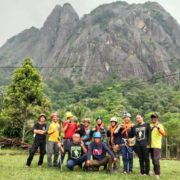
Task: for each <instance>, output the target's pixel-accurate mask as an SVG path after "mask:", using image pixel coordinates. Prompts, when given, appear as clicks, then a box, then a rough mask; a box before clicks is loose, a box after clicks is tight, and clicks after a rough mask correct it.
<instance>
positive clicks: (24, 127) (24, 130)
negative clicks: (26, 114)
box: [22, 122, 26, 143]
mask: <svg viewBox="0 0 180 180" xmlns="http://www.w3.org/2000/svg"><path fill="white" fill-rule="evenodd" d="M25 132H26V122H24V124H23V129H22V142H23V143H24V140H25Z"/></svg>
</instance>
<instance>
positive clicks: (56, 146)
mask: <svg viewBox="0 0 180 180" xmlns="http://www.w3.org/2000/svg"><path fill="white" fill-rule="evenodd" d="M58 157H59V146H58V145H57V143H56V142H54V161H53V166H54V167H58Z"/></svg>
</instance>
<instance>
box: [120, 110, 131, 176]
mask: <svg viewBox="0 0 180 180" xmlns="http://www.w3.org/2000/svg"><path fill="white" fill-rule="evenodd" d="M132 128H133V124H132V122H131V114H130V113H128V112H126V113H125V114H124V116H123V123H122V125H120V134H121V136H122V138H121V153H122V158H123V166H124V167H123V173H124V174H126V173H132V171H133V149H132V147H131V146H129V140H130V138H132V137H133V133H132Z"/></svg>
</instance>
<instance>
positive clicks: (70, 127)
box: [61, 112, 78, 163]
mask: <svg viewBox="0 0 180 180" xmlns="http://www.w3.org/2000/svg"><path fill="white" fill-rule="evenodd" d="M73 118H74V116H73V114H72V113H71V112H66V121H65V122H64V123H63V132H64V138H63V147H64V153H63V154H62V156H61V163H63V160H64V157H65V155H66V152H68V149H69V145H70V142H71V141H72V136H73V135H74V134H75V133H76V130H77V129H78V124H77V122H74V121H73Z"/></svg>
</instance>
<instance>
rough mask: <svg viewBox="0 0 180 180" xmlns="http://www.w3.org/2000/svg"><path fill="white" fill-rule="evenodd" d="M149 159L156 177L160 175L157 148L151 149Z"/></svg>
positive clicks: (159, 151) (159, 153)
mask: <svg viewBox="0 0 180 180" xmlns="http://www.w3.org/2000/svg"><path fill="white" fill-rule="evenodd" d="M151 158H152V163H153V167H154V173H155V174H156V175H160V162H159V160H160V158H161V149H159V148H152V149H151Z"/></svg>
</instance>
